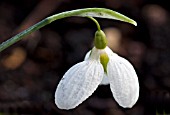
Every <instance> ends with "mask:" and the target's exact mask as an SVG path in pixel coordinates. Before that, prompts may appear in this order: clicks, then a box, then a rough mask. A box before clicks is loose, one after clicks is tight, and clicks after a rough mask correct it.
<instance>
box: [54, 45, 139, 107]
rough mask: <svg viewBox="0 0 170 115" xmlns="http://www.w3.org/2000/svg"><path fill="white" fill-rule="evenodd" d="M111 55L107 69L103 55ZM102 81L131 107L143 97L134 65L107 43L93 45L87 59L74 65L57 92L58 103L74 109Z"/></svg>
mask: <svg viewBox="0 0 170 115" xmlns="http://www.w3.org/2000/svg"><path fill="white" fill-rule="evenodd" d="M104 53H105V54H106V55H107V56H108V58H109V60H108V63H107V66H106V69H107V70H106V71H105V70H104V66H103V65H102V64H101V60H100V56H101V55H102V54H104ZM100 84H110V88H111V91H112V94H113V97H114V99H115V100H116V102H117V103H118V104H119V105H120V106H122V107H124V108H131V107H132V106H133V105H134V104H135V103H136V101H137V99H138V97H139V84H138V78H137V75H136V72H135V70H134V68H133V66H132V65H131V64H130V63H129V62H128V61H127V60H126V59H124V58H122V57H120V56H118V55H117V54H115V53H113V52H112V51H111V49H110V48H108V47H107V46H106V47H105V48H104V49H97V48H95V47H94V48H93V49H92V50H91V52H88V53H87V55H86V57H85V61H83V62H80V63H78V64H76V65H74V66H73V67H71V68H70V69H69V70H68V71H67V72H66V73H65V75H64V76H63V78H62V79H61V81H60V83H59V84H58V87H57V89H56V92H55V103H56V105H57V106H58V108H60V109H73V108H75V107H76V106H78V105H79V104H81V103H82V102H83V101H84V100H86V99H87V98H88V97H89V96H90V95H92V93H93V92H94V91H95V90H96V89H97V87H98V86H99V85H100Z"/></svg>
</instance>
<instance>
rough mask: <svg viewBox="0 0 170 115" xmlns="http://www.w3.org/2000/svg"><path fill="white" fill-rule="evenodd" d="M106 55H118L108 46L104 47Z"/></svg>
mask: <svg viewBox="0 0 170 115" xmlns="http://www.w3.org/2000/svg"><path fill="white" fill-rule="evenodd" d="M104 50H105V52H106V53H107V55H108V56H109V57H110V56H118V55H117V54H116V53H114V52H113V51H112V50H111V49H110V48H109V47H108V46H106V48H105V49H104Z"/></svg>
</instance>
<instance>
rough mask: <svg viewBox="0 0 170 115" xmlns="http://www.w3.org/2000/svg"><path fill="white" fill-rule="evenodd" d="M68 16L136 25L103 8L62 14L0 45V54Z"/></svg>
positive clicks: (122, 16) (132, 21)
mask: <svg viewBox="0 0 170 115" xmlns="http://www.w3.org/2000/svg"><path fill="white" fill-rule="evenodd" d="M70 16H81V17H88V16H90V17H100V18H108V19H115V20H120V21H124V22H128V23H131V24H133V25H137V23H136V22H135V21H134V20H132V19H130V18H128V17H126V16H124V15H122V14H120V13H118V12H115V11H112V10H109V9H105V8H85V9H77V10H72V11H67V12H62V13H59V14H56V15H53V16H50V17H47V18H46V19H44V20H42V21H40V22H39V23H37V24H35V25H33V26H31V27H30V28H28V29H26V30H24V31H22V32H21V33H19V34H17V35H15V36H14V37H12V38H10V39H9V40H7V41H5V42H3V43H2V44H0V52H1V51H3V50H4V49H6V48H7V47H9V46H11V45H12V44H14V43H16V42H18V41H19V40H21V39H22V38H23V37H25V36H27V35H28V34H30V33H32V32H34V31H36V30H38V29H40V28H42V27H44V26H45V25H47V24H50V23H51V22H53V21H55V20H58V19H62V18H66V17H70ZM98 29H100V28H99V26H98Z"/></svg>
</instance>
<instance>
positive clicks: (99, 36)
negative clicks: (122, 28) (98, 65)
mask: <svg viewBox="0 0 170 115" xmlns="http://www.w3.org/2000/svg"><path fill="white" fill-rule="evenodd" d="M94 45H95V47H96V48H97V49H104V48H105V47H106V46H107V39H106V35H105V33H104V32H103V31H102V30H97V31H96V33H95V38H94Z"/></svg>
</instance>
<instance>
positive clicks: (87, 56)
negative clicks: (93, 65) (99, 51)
mask: <svg viewBox="0 0 170 115" xmlns="http://www.w3.org/2000/svg"><path fill="white" fill-rule="evenodd" d="M90 53H91V50H90V51H88V52H87V53H86V55H85V58H84V60H87V59H88V58H89V56H90Z"/></svg>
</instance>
